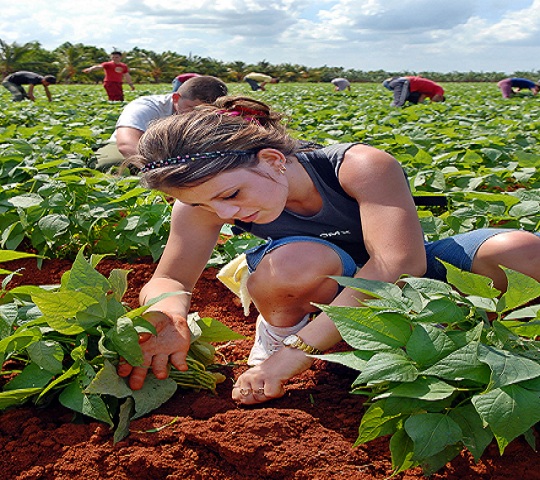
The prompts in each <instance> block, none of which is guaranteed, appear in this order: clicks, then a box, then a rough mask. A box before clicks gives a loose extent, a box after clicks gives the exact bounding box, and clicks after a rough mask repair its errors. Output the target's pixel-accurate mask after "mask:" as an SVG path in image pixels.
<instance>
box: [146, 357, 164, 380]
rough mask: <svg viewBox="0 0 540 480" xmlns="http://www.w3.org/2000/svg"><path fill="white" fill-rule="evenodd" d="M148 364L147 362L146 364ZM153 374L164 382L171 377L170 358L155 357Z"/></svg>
mask: <svg viewBox="0 0 540 480" xmlns="http://www.w3.org/2000/svg"><path fill="white" fill-rule="evenodd" d="M145 363H146V362H145ZM152 373H153V374H154V375H155V376H156V378H159V379H160V380H163V379H164V378H167V377H168V376H169V356H168V355H166V354H163V353H161V354H158V355H154V358H153V359H152Z"/></svg>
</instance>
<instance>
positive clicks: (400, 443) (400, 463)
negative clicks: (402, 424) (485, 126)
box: [390, 428, 418, 474]
mask: <svg viewBox="0 0 540 480" xmlns="http://www.w3.org/2000/svg"><path fill="white" fill-rule="evenodd" d="M390 452H391V454H392V470H393V472H394V474H398V473H400V472H404V471H405V470H409V469H410V468H413V467H415V466H417V465H418V462H416V461H415V460H413V456H414V443H413V440H412V438H411V437H409V435H407V432H406V431H405V429H404V428H400V429H399V430H398V431H397V432H396V433H394V435H392V438H391V439H390Z"/></svg>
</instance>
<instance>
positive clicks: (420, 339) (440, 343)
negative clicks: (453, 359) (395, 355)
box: [406, 324, 457, 367]
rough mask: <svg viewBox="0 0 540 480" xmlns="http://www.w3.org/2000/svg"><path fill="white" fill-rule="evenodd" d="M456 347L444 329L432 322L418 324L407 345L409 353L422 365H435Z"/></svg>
mask: <svg viewBox="0 0 540 480" xmlns="http://www.w3.org/2000/svg"><path fill="white" fill-rule="evenodd" d="M456 349H457V346H456V344H455V343H454V342H453V341H452V339H451V338H450V337H449V336H448V335H447V334H446V332H445V331H444V329H442V328H439V327H437V326H435V325H431V324H416V325H415V326H414V330H413V331H412V334H411V336H410V338H409V341H408V342H407V345H406V351H407V354H408V355H409V356H410V357H411V359H412V360H413V361H415V362H416V363H417V364H418V365H420V366H421V367H427V366H430V365H433V364H434V363H436V362H437V361H439V360H441V359H442V358H444V357H446V356H447V355H448V354H450V353H451V352H452V351H454V350H456Z"/></svg>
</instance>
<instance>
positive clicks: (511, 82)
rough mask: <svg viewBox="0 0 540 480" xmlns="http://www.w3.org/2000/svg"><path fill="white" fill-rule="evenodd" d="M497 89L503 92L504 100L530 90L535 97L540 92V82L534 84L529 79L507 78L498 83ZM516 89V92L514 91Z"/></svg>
mask: <svg viewBox="0 0 540 480" xmlns="http://www.w3.org/2000/svg"><path fill="white" fill-rule="evenodd" d="M497 87H499V89H500V90H501V93H502V96H503V98H510V97H511V96H513V95H515V94H516V93H517V92H519V91H521V90H524V89H528V90H530V91H531V92H532V94H533V95H536V94H537V93H538V91H539V90H540V82H536V83H534V82H533V81H532V80H529V79H528V78H518V77H512V78H505V79H504V80H501V81H500V82H499V83H497ZM514 88H515V89H516V90H514Z"/></svg>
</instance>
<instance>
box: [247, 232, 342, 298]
mask: <svg viewBox="0 0 540 480" xmlns="http://www.w3.org/2000/svg"><path fill="white" fill-rule="evenodd" d="M342 274H343V265H342V262H341V259H340V257H339V255H338V254H337V253H336V252H335V251H334V250H333V249H332V248H331V247H329V246H327V245H323V244H320V243H315V242H296V243H289V244H286V245H282V246H281V247H279V248H276V249H275V250H272V251H271V252H269V253H267V254H266V255H265V256H264V258H263V259H262V260H261V262H260V263H259V265H258V266H257V269H256V270H255V271H254V272H253V273H252V274H251V275H250V278H249V280H248V285H247V286H248V290H249V291H250V293H251V294H252V295H253V296H254V295H256V294H257V293H258V292H266V294H271V292H274V293H280V292H281V293H283V292H290V291H292V290H294V291H295V292H297V293H300V292H301V291H303V290H310V289H313V288H317V287H318V286H319V285H320V284H322V283H324V282H328V283H332V284H334V285H335V286H336V289H337V283H336V282H335V281H334V280H331V279H329V278H328V276H331V275H338V276H339V275H342Z"/></svg>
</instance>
